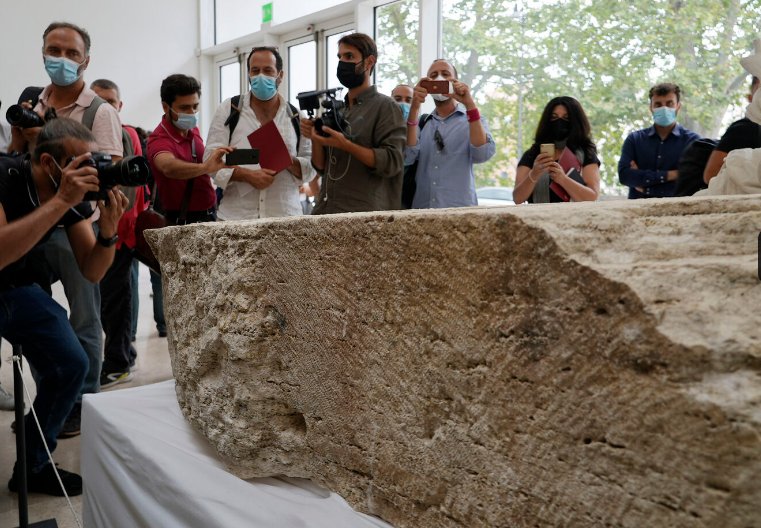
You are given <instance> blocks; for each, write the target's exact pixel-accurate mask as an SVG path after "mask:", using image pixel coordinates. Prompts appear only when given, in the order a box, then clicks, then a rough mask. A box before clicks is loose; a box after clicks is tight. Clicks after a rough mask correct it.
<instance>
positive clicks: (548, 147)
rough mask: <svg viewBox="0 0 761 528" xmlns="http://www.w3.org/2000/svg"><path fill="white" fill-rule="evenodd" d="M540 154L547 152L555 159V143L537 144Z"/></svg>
mask: <svg viewBox="0 0 761 528" xmlns="http://www.w3.org/2000/svg"><path fill="white" fill-rule="evenodd" d="M539 153H540V154H549V155H550V156H551V157H552V159H555V144H554V143H542V144H541V145H539Z"/></svg>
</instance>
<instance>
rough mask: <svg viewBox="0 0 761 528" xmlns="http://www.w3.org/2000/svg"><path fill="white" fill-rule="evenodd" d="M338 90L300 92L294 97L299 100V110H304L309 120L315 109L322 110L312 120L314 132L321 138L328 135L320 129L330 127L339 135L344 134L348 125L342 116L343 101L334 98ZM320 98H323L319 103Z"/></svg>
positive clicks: (312, 116)
mask: <svg viewBox="0 0 761 528" xmlns="http://www.w3.org/2000/svg"><path fill="white" fill-rule="evenodd" d="M340 89H341V88H330V89H328V90H318V91H313V92H301V93H300V94H298V95H296V99H298V100H299V109H301V110H305V111H306V112H307V114H308V115H309V118H310V119H313V118H314V114H315V111H316V110H317V109H319V108H322V109H323V111H322V113H321V114H320V116H319V117H318V118H317V119H314V128H315V130H316V131H317V133H318V134H319V135H321V136H323V137H328V134H327V133H326V132H324V131H323V129H322V127H323V126H326V127H330V128H332V129H333V130H337V131H339V132H341V133H346V130H347V129H348V127H349V123H348V122H347V121H346V119H344V116H343V111H344V108H345V107H346V105H345V104H344V102H343V101H341V100H339V99H337V98H336V92H337V91H338V90H340ZM321 96H324V98H323V100H322V101H320V99H321Z"/></svg>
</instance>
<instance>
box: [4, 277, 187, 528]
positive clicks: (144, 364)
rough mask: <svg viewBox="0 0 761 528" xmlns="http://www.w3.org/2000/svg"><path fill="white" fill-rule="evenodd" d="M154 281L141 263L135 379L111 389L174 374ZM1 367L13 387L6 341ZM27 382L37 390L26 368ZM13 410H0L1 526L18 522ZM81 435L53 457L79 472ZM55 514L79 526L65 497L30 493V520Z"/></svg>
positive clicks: (63, 527) (62, 524)
mask: <svg viewBox="0 0 761 528" xmlns="http://www.w3.org/2000/svg"><path fill="white" fill-rule="evenodd" d="M58 286H60V285H58ZM150 294H151V284H150V280H149V275H148V270H147V268H145V267H143V266H142V265H141V266H140V317H139V323H138V328H137V341H136V342H135V347H136V348H137V367H138V369H137V371H136V372H135V377H134V378H133V380H132V381H130V382H128V383H123V384H120V385H116V386H115V387H113V388H111V389H109V390H120V389H122V388H128V387H135V386H138V385H147V384H149V383H155V382H158V381H163V380H166V379H169V378H171V377H172V371H171V367H170V364H169V354H168V352H167V341H166V339H164V338H159V337H158V333H157V332H156V325H155V323H154V322H153V308H152V300H151V298H150ZM54 297H55V298H56V300H58V301H59V302H60V303H61V304H63V305H64V306H66V302H65V298H64V297H63V294H62V290H61V289H60V288H57V289H56V291H54ZM0 356H1V357H2V367H0V384H2V386H3V387H5V389H6V390H8V391H9V392H12V391H13V371H12V365H11V362H10V357H11V346H10V345H9V344H8V342H6V341H3V343H2V349H1V350H0ZM25 378H26V380H27V386H28V387H30V390H31V391H32V394H33V391H34V384H33V383H32V381H31V377H30V376H29V375H28V373H27V372H26V371H25ZM12 421H13V412H12V411H0V527H9V528H10V527H13V526H18V511H17V495H16V494H15V493H11V492H10V491H8V487H7V482H8V479H10V476H11V472H12V471H13V464H14V462H15V460H16V447H15V446H16V443H15V438H16V437H15V436H14V435H13V433H12V432H11V422H12ZM79 446H80V441H79V437H75V438H71V439H67V440H60V441H59V443H58V448H57V449H56V451H55V452H54V453H53V459H54V460H55V461H56V463H58V464H59V465H60V466H61V467H62V468H64V469H67V470H70V471H75V472H77V473H79V460H80V454H79ZM72 505H73V506H74V510H75V511H76V515H77V517H78V518H79V519H80V520H81V517H82V498H81V496H80V497H74V498H73V499H72ZM52 518H54V519H55V520H56V522H57V523H58V526H59V528H76V527H77V522H76V521H75V519H74V516H73V515H72V512H71V510H70V509H69V506H68V504H67V503H66V499H65V498H63V497H50V496H47V495H39V494H31V495H29V522H30V523H33V522H39V521H41V520H45V519H52Z"/></svg>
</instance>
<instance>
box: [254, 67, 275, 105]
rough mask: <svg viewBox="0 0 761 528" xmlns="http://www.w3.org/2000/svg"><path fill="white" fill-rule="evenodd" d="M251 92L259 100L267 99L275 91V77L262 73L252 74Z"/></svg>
mask: <svg viewBox="0 0 761 528" xmlns="http://www.w3.org/2000/svg"><path fill="white" fill-rule="evenodd" d="M251 93H252V94H254V97H256V98H257V99H259V100H260V101H269V100H270V99H272V98H273V97H275V94H276V93H277V82H276V80H275V78H274V77H270V76H269V75H264V74H262V73H260V74H259V75H254V76H253V77H251Z"/></svg>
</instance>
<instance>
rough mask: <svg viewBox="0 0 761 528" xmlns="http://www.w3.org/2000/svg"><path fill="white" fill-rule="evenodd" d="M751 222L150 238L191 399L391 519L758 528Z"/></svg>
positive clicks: (681, 212) (235, 461) (698, 215)
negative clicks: (160, 271) (162, 273)
mask: <svg viewBox="0 0 761 528" xmlns="http://www.w3.org/2000/svg"><path fill="white" fill-rule="evenodd" d="M759 205H760V204H759V198H758V197H744V198H712V199H686V200H640V201H637V202H626V201H620V202H606V203H595V204H562V205H561V204H555V205H551V206H533V207H514V208H501V209H488V210H487V209H463V210H445V211H427V212H404V213H400V212H395V213H393V214H392V213H385V214H358V215H336V216H332V217H321V218H315V217H310V218H293V219H283V220H274V221H265V222H251V223H224V224H222V223H220V224H214V225H210V224H202V225H196V226H188V227H180V228H172V229H166V230H162V231H157V232H154V233H151V234H150V235H149V239H150V240H151V241H152V243H153V246H154V247H155V248H157V249H158V254H159V258H160V260H161V262H162V267H163V269H164V271H165V274H166V275H165V276H166V277H167V278H168V280H165V282H164V299H165V303H166V305H165V309H166V314H167V317H168V322H169V335H170V341H169V348H170V352H171V355H172V365H173V369H174V374H175V377H176V379H177V395H178V399H179V402H180V405H181V407H182V409H183V412H184V413H185V416H187V418H188V419H189V420H190V422H191V423H193V425H194V426H195V427H197V428H198V429H199V430H200V431H202V432H203V433H204V434H205V435H206V436H208V438H209V439H210V440H211V442H212V444H214V445H215V446H216V448H217V449H218V450H219V452H220V453H222V454H223V455H224V456H226V457H227V458H228V459H229V461H230V468H231V470H232V471H233V472H235V473H236V474H238V475H240V476H242V477H252V476H266V475H277V474H285V475H289V476H295V477H308V478H311V479H313V480H315V481H317V482H318V483H320V484H322V485H324V486H326V487H328V488H330V489H332V490H335V491H337V492H338V493H340V494H341V495H343V496H344V497H345V498H346V499H347V500H348V501H349V502H350V503H351V504H352V505H353V506H354V507H355V508H357V509H359V510H362V511H365V512H369V513H373V514H376V515H378V516H380V517H382V518H383V519H385V520H387V521H388V522H390V523H392V524H394V525H395V526H398V527H416V528H418V527H443V526H464V527H465V526H466V527H480V526H510V527H520V526H531V527H533V526H627V527H645V526H647V527H651V526H670V527H676V526H685V527H686V526H689V527H708V526H722V527H750V526H761V344H760V343H761V342H760V340H759V336H761V315H759V313H760V312H759V309H760V307H761V283H760V282H759V280H758V278H757V276H756V266H757V261H756V259H757V236H758V233H759V231H760V230H761V208H760V207H759Z"/></svg>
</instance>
